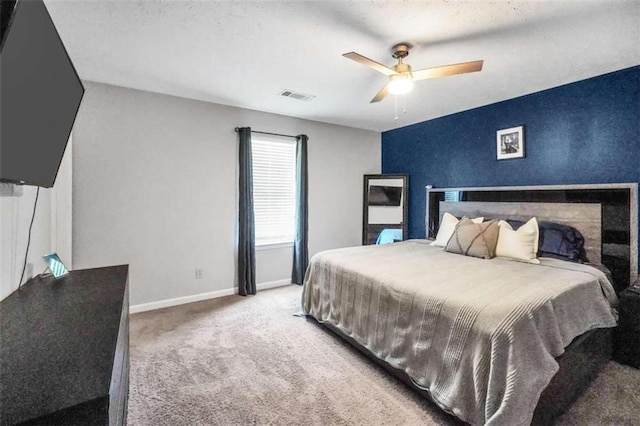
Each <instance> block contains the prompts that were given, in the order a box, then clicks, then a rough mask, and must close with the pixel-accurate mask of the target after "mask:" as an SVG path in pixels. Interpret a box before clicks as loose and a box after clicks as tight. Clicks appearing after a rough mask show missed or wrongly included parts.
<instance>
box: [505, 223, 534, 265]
mask: <svg viewBox="0 0 640 426" xmlns="http://www.w3.org/2000/svg"><path fill="white" fill-rule="evenodd" d="M499 227H500V233H499V235H498V244H497V246H496V256H498V257H505V258H508V259H515V260H522V261H524V262H529V263H540V261H539V260H538V258H537V254H538V238H539V232H540V231H539V230H538V221H537V220H536V218H535V217H532V218H531V219H530V220H529V221H528V222H527V223H525V224H524V225H522V226H521V227H519V228H518V230H517V231H514V230H513V228H512V227H511V225H509V223H507V222H505V221H504V220H501V221H500V222H499Z"/></svg>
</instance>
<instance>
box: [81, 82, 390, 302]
mask: <svg viewBox="0 0 640 426" xmlns="http://www.w3.org/2000/svg"><path fill="white" fill-rule="evenodd" d="M85 87H86V93H85V95H84V99H83V102H82V106H81V108H80V113H79V116H78V120H77V122H76V126H75V128H74V149H73V180H74V185H73V261H74V267H75V268H76V269H80V268H87V267H97V266H106V265H114V264H123V263H127V264H130V275H129V282H130V291H131V293H130V301H131V304H132V305H137V304H143V303H149V302H154V301H161V300H167V299H174V298H180V297H185V296H191V295H197V294H202V293H207V292H213V291H220V290H227V289H232V288H233V287H234V282H235V262H236V260H235V246H236V245H235V235H236V221H237V217H236V215H237V213H236V211H237V135H236V133H235V132H234V127H242V126H251V127H252V128H253V129H255V130H262V131H267V132H277V133H285V134H291V135H297V134H300V133H304V134H307V135H308V136H309V194H310V195H309V209H310V213H309V228H310V229H309V234H310V235H309V249H310V253H311V254H312V255H313V254H315V253H316V252H318V251H320V250H324V249H329V248H335V247H343V246H349V245H358V244H360V238H361V232H362V231H361V222H362V179H363V174H366V173H379V172H380V133H377V132H370V131H365V130H358V129H353V128H347V127H341V126H335V125H329V124H324V123H319V122H313V121H308V120H302V119H297V118H292V117H286V116H281V115H275V114H268V113H262V112H257V111H251V110H246V109H241V108H233V107H227V106H222V105H216V104H211V103H205V102H199V101H193V100H188V99H182V98H177V97H171V96H165V95H159V94H154V93H148V92H143V91H137V90H132V89H126V88H121V87H116V86H110V85H104V84H98V83H92V82H86V84H85ZM290 253H291V248H285V249H278V250H273V251H266V250H261V251H258V252H257V263H258V264H257V269H258V271H257V274H258V282H265V281H277V280H281V279H288V278H290V275H291V260H290V259H291V255H290ZM196 268H201V269H203V272H204V274H203V279H201V280H196V279H195V269H196Z"/></svg>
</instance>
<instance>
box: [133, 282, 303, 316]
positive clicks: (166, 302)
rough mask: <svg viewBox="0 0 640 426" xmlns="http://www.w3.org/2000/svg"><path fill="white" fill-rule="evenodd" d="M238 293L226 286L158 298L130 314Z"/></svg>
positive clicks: (135, 307)
mask: <svg viewBox="0 0 640 426" xmlns="http://www.w3.org/2000/svg"><path fill="white" fill-rule="evenodd" d="M289 284H291V280H278V281H269V282H266V283H260V284H257V285H256V288H257V289H258V290H267V289H270V288H276V287H283V286H285V285H289ZM233 294H238V288H237V287H234V288H226V289H224V290H217V291H210V292H208V293H200V294H194V295H191V296H184V297H176V298H174V299H165V300H158V301H157V302H150V303H141V304H139V305H132V306H130V307H129V313H130V314H137V313H140V312H147V311H155V310H156V309H162V308H169V307H171V306H178V305H184V304H186V303H193V302H200V301H202V300H209V299H216V298H218V297H224V296H231V295H233Z"/></svg>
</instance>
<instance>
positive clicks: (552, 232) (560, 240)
mask: <svg viewBox="0 0 640 426" xmlns="http://www.w3.org/2000/svg"><path fill="white" fill-rule="evenodd" d="M507 222H508V223H509V225H511V226H512V227H513V229H518V228H519V227H520V226H522V225H523V224H524V222H522V221H520V220H514V219H507ZM538 228H539V230H540V238H539V240H538V257H553V258H556V259H561V260H568V261H571V262H579V263H581V262H586V261H588V260H587V255H586V252H585V251H584V237H583V236H582V234H581V233H580V231H578V230H577V229H576V228H574V227H572V226H568V225H561V224H559V223H553V222H538Z"/></svg>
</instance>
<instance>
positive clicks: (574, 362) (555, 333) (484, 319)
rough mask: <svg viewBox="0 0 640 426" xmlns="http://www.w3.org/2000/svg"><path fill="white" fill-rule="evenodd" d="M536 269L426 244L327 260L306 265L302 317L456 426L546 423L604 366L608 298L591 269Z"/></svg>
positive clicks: (555, 263) (610, 291) (608, 287)
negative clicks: (466, 425) (453, 420)
mask: <svg viewBox="0 0 640 426" xmlns="http://www.w3.org/2000/svg"><path fill="white" fill-rule="evenodd" d="M502 204H504V203H502ZM545 204H547V205H545V206H543V207H544V209H545V211H547V212H548V211H552V212H553V211H554V210H553V209H551V210H549V205H548V203H545ZM502 207H504V206H502ZM529 207H531V206H529ZM574 207H575V208H578V209H580V208H581V206H577V205H576V206H574ZM483 208H488V209H489V210H492V209H491V206H483ZM493 212H494V213H495V211H493ZM542 213H543V214H545V213H544V212H542ZM489 214H491V212H490V213H489ZM498 214H500V212H498ZM493 217H496V216H493ZM551 218H553V214H551ZM581 220H582V219H581ZM588 221H591V224H590V225H589V226H588V227H586V228H585V231H586V233H588V234H590V233H592V230H591V229H590V228H591V227H592V225H594V223H595V222H597V221H594V219H593V218H591V219H588ZM577 225H578V226H581V225H580V224H577ZM595 225H597V223H595ZM598 232H600V231H598ZM601 245H602V244H601V243H597V244H591V245H589V247H590V251H591V253H590V254H591V255H592V257H593V256H595V255H597V254H595V255H594V253H593V251H594V250H596V251H597V250H599V249H600V247H601ZM539 261H540V264H530V263H524V262H517V261H513V260H506V259H501V258H493V259H490V260H487V259H479V258H475V257H468V256H462V255H460V254H455V253H449V252H446V251H445V250H443V249H442V248H441V247H434V246H431V245H430V242H429V241H428V240H409V241H404V242H400V243H394V244H386V245H380V246H366V247H352V248H344V249H338V250H330V251H326V252H322V253H318V254H317V255H316V256H314V257H313V258H312V260H311V263H310V266H309V268H308V270H307V275H306V278H305V283H304V288H303V297H302V305H303V311H304V312H305V314H306V315H308V316H310V317H312V318H314V319H315V320H316V321H317V322H319V323H320V324H322V325H323V326H325V327H326V328H328V329H329V330H331V331H333V332H334V333H336V334H337V335H339V336H340V337H342V338H344V339H346V340H347V341H348V342H350V343H352V344H353V345H354V346H355V347H356V348H357V349H359V350H361V351H362V352H363V353H365V354H366V355H367V356H369V357H370V358H371V359H373V360H374V361H376V362H377V363H378V364H380V365H381V366H383V367H384V368H386V369H387V370H388V371H390V372H391V373H392V374H394V375H395V376H396V377H398V378H399V379H401V380H403V381H404V382H406V383H407V384H408V385H410V386H411V387H412V388H414V389H415V390H416V391H418V392H420V393H421V394H423V395H425V397H427V398H429V399H430V400H432V401H433V402H435V403H436V404H437V405H438V406H440V407H441V408H442V409H443V410H445V411H446V412H448V413H450V414H453V415H454V416H456V417H457V418H459V419H461V420H463V421H465V422H468V423H471V424H489V425H499V424H500V425H501V424H509V425H520V424H522V425H527V424H531V423H532V422H533V423H537V424H545V423H549V422H550V421H552V419H553V418H555V417H556V416H557V415H559V414H560V413H561V412H562V411H564V409H566V407H567V406H568V404H570V403H571V402H572V401H573V399H575V397H576V396H577V394H579V392H580V390H581V389H583V388H584V387H585V386H586V385H587V384H588V382H589V380H590V379H591V378H593V376H594V375H595V374H596V372H597V371H598V369H599V368H600V367H601V365H602V364H603V363H604V362H606V361H607V360H608V359H610V355H611V328H612V327H615V325H616V309H615V307H616V303H617V297H616V292H615V290H614V288H613V286H612V284H611V282H610V280H609V278H608V277H607V275H606V274H605V273H604V272H603V271H602V270H600V269H598V268H595V267H593V266H591V265H587V264H581V263H575V262H567V261H564V260H559V259H551V258H541V259H539Z"/></svg>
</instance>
